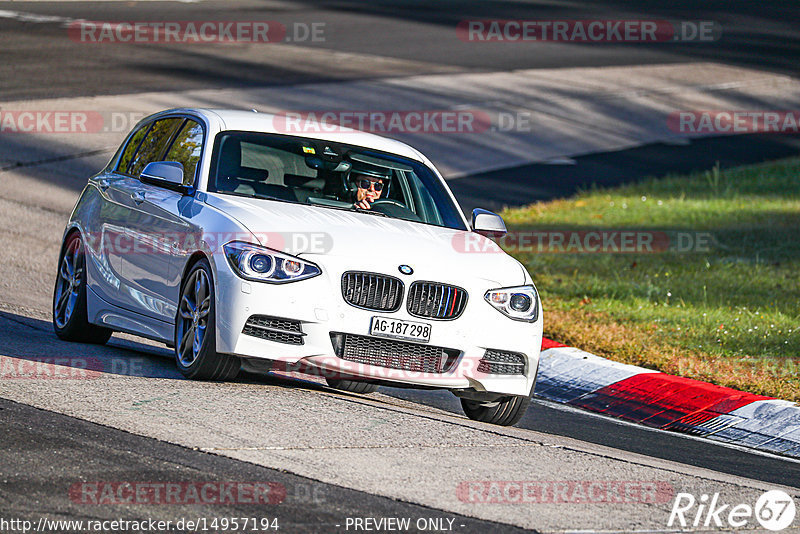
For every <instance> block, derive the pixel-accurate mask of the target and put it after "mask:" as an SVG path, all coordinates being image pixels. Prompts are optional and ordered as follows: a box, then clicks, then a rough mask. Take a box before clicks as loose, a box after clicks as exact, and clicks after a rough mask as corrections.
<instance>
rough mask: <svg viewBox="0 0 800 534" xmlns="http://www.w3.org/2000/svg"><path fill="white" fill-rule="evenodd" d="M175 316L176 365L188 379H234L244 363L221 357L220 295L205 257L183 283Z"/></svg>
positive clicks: (234, 357)
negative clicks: (219, 345) (218, 347)
mask: <svg viewBox="0 0 800 534" xmlns="http://www.w3.org/2000/svg"><path fill="white" fill-rule="evenodd" d="M180 295H181V297H180V300H179V302H178V313H177V315H176V317H175V340H174V341H175V362H176V364H177V366H178V370H179V371H180V372H181V374H183V376H185V377H186V378H190V379H193V380H232V379H234V378H236V375H237V374H239V369H240V368H241V360H240V359H239V358H237V357H236V356H231V355H230V354H217V330H216V324H217V323H216V303H215V300H216V298H215V297H216V293H215V290H214V277H213V274H212V272H211V265H210V264H209V263H208V260H206V259H205V258H203V259H201V260H199V261H198V262H197V263H195V264H194V266H192V268H191V270H190V271H189V273H188V274H187V275H186V278H185V279H184V281H183V283H182V284H181V293H180Z"/></svg>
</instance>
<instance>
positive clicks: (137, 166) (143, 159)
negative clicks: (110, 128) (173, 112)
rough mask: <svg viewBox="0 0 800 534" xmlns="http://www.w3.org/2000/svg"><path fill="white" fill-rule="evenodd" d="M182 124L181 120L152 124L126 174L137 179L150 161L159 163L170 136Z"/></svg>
mask: <svg viewBox="0 0 800 534" xmlns="http://www.w3.org/2000/svg"><path fill="white" fill-rule="evenodd" d="M182 122H183V119H180V118H174V119H161V120H158V121H156V122H154V123H153V127H152V128H151V129H150V131H149V132H148V133H147V136H146V137H145V138H144V141H142V144H141V146H140V147H139V150H137V151H136V155H135V156H134V157H133V160H132V161H131V163H130V165H129V166H128V172H127V173H126V174H130V175H131V176H135V177H137V178H138V177H139V175H140V174H142V171H143V170H144V168H145V166H146V165H147V164H148V163H150V162H152V161H160V160H159V158H160V157H161V155H162V154H163V153H164V151H165V150H166V149H167V143H168V142H169V140H170V138H171V137H172V134H174V133H175V130H177V129H178V127H179V126H180V125H181V123H182Z"/></svg>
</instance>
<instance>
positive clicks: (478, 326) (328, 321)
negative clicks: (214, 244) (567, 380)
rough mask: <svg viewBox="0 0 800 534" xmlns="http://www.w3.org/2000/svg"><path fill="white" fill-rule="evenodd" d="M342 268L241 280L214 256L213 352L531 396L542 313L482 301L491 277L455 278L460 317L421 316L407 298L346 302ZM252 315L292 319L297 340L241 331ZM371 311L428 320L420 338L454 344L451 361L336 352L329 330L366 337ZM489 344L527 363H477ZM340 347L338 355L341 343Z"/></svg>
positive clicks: (335, 372)
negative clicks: (406, 363) (500, 370)
mask: <svg viewBox="0 0 800 534" xmlns="http://www.w3.org/2000/svg"><path fill="white" fill-rule="evenodd" d="M345 270H349V269H346V268H342V269H338V270H337V269H332V268H331V267H330V266H329V265H326V266H324V267H323V273H322V274H321V275H320V276H317V277H314V278H311V279H307V280H302V281H299V282H293V283H288V284H267V283H258V282H247V281H244V280H242V279H241V278H239V277H238V276H236V275H235V274H234V273H233V272H232V270H231V269H230V267H229V265H228V264H227V261H226V260H225V259H224V258H223V257H222V255H215V271H216V273H215V274H216V280H217V303H216V304H217V313H216V318H217V351H218V352H222V353H228V354H235V355H237V356H241V357H244V358H258V359H267V360H273V361H279V362H283V363H284V364H286V365H287V366H297V365H306V366H311V367H313V368H315V369H319V370H321V371H322V372H323V373H322V374H324V375H326V376H334V377H342V376H344V377H358V378H366V379H374V380H380V381H387V382H395V383H402V384H406V385H412V386H423V387H435V388H443V389H450V390H469V391H475V392H488V393H498V394H505V395H529V394H530V393H531V392H532V390H533V386H534V383H535V379H536V372H537V368H538V364H539V351H540V347H541V340H542V318H541V313H540V316H539V319H538V320H537V321H536V322H534V323H527V322H520V321H513V320H511V319H509V318H507V317H505V316H504V315H502V314H501V313H500V312H498V311H497V310H495V309H494V308H493V307H492V306H491V305H489V304H488V303H486V302H485V301H484V300H483V294H484V293H485V292H486V291H487V290H488V289H492V288H495V287H500V286H499V285H497V284H495V283H494V282H490V281H474V282H472V283H471V284H464V283H460V285H462V286H463V287H464V288H465V289H466V290H467V291H468V292H469V295H470V301H469V302H468V304H467V306H466V309H465V311H464V313H463V314H462V315H461V316H460V317H459V318H457V319H455V320H447V321H443V320H432V319H421V318H419V317H413V316H411V315H409V314H408V312H407V311H406V306H405V301H404V302H403V305H402V306H401V307H400V309H399V310H397V311H396V312H390V313H387V312H378V311H370V310H364V309H360V308H356V307H354V306H351V305H349V304H348V303H347V302H345V300H344V298H343V297H342V294H341V276H342V272H343V271H345ZM374 272H379V273H380V272H384V273H388V272H391V271H390V270H389V269H388V268H385V267H384V268H383V269H380V268H375V269H374ZM415 280H416V277H414V276H407V277H404V278H403V282H404V283H405V286H406V288H408V287H409V286H410V284H411V283H412V282H414V281H415ZM406 294H407V292H406ZM405 296H406V295H404V299H405ZM540 309H541V306H540ZM254 315H259V316H266V317H274V318H281V319H287V320H291V321H298V322H299V323H300V328H301V330H302V334H303V335H302V344H296V340H297V338H296V337H294V338H293V339H294V343H291V344H290V343H286V342H278V341H272V340H268V339H263V338H261V337H256V336H254V335H247V334H245V333H243V330H244V329H245V325H246V323H247V321H248V319H250V318H251V317H252V316H254ZM376 316H381V317H389V318H394V319H403V320H408V321H413V322H424V323H428V324H430V325H431V335H430V341H429V343H427V344H425V345H427V346H435V347H444V348H447V349H454V352H455V354H456V357H455V359H454V361H453V362H452V365H451V366H450V368H448V369H445V370H444V371H443V372H430V371H425V370H420V369H417V368H415V367H414V366H411V367H412V369H398V368H392V367H384V366H378V365H370V364H367V363H357V362H354V361H350V360H347V359H343V358H340V357H339V356H337V350H336V348H335V347H334V342H333V340H332V334H333V337H334V339H335V338H336V337H337V335H339V334H354V335H357V336H369V327H370V323H371V320H372V318H373V317H376ZM372 339H378V340H382V339H384V338H372ZM489 349H492V350H500V351H507V352H514V353H521V354H523V355H524V356H525V358H524V360H525V365H524V369H523V371H522V374H491V373H488V372H486V368H485V366H481V364H480V362H481V359H482V358H484V356H485V355H486V351H487V350H489ZM339 354H342V352H341V350H339Z"/></svg>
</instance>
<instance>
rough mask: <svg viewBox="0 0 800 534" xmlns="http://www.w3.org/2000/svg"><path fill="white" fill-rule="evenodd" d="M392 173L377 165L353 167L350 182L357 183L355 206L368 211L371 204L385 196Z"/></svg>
mask: <svg viewBox="0 0 800 534" xmlns="http://www.w3.org/2000/svg"><path fill="white" fill-rule="evenodd" d="M391 173H392V171H391V170H390V169H386V168H384V167H378V166H375V165H370V166H366V165H363V164H362V165H359V166H358V167H356V166H355V165H353V168H352V170H351V171H350V180H351V181H352V182H353V183H355V185H356V191H355V202H354V203H353V206H354V207H356V208H361V209H363V210H368V209H370V208H371V204H372V203H373V202H375V201H376V200H378V199H379V198H380V197H381V195H382V194H383V191H384V187H386V186H387V185H388V184H389V180H390V179H391V176H392V174H391Z"/></svg>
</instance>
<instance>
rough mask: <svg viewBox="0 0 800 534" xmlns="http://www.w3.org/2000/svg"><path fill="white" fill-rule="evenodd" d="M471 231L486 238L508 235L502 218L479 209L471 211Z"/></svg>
mask: <svg viewBox="0 0 800 534" xmlns="http://www.w3.org/2000/svg"><path fill="white" fill-rule="evenodd" d="M472 230H473V231H475V232H477V233H479V234H481V235H485V236H486V237H502V236H504V235H506V234H507V233H508V230H506V223H504V222H503V218H502V217H500V216H499V215H498V214H496V213H492V212H491V211H488V210H484V209H481V208H475V209H474V210H472Z"/></svg>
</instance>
